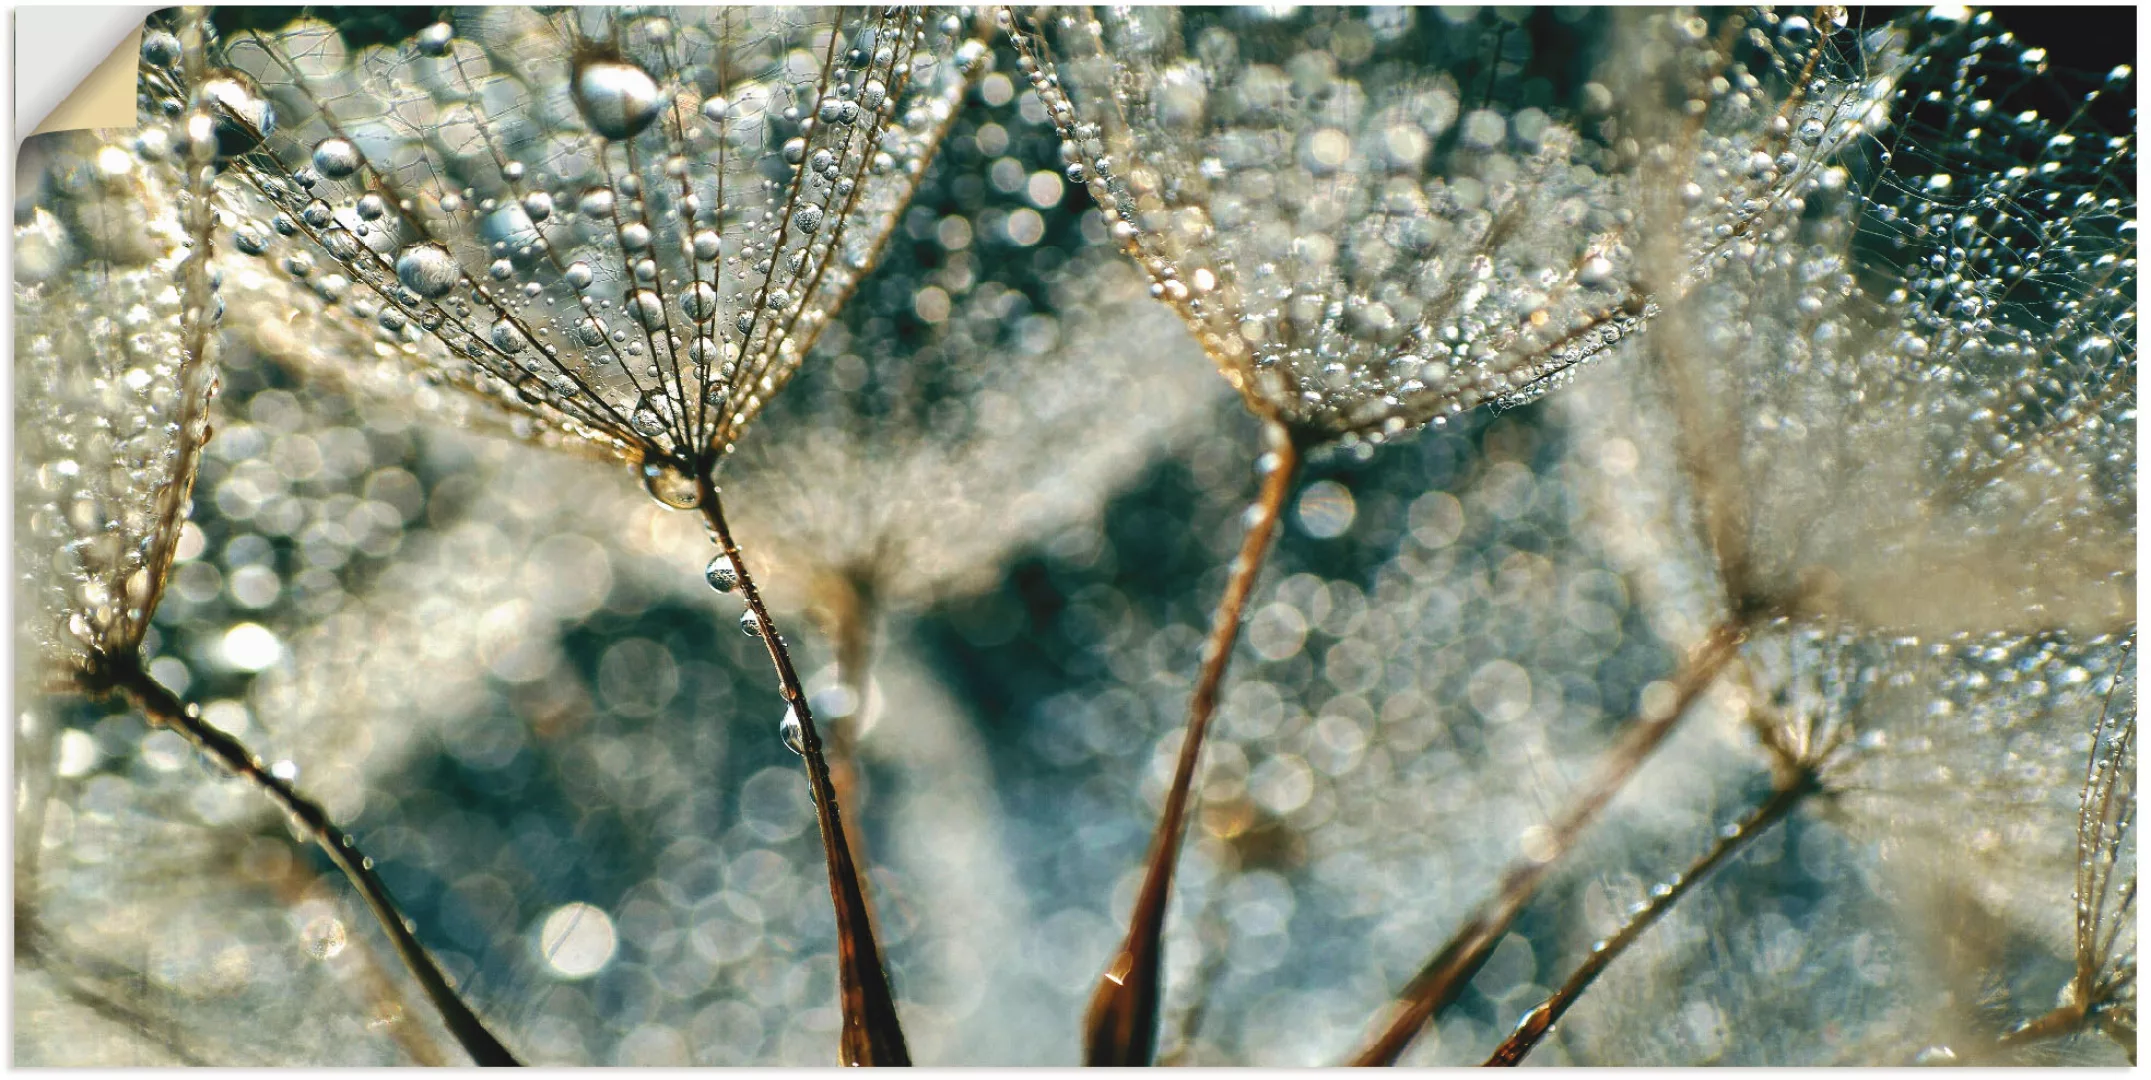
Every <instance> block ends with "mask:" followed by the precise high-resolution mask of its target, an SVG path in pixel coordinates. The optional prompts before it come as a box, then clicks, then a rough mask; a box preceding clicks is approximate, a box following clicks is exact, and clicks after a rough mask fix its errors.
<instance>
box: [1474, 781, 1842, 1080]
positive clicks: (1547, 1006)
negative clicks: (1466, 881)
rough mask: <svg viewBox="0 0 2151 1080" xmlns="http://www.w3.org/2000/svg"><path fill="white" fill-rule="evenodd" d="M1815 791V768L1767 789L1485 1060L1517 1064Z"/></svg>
mask: <svg viewBox="0 0 2151 1080" xmlns="http://www.w3.org/2000/svg"><path fill="white" fill-rule="evenodd" d="M1819 790H1821V785H1820V784H1819V783H1818V782H1817V780H1816V777H1815V774H1814V772H1813V771H1812V770H1809V771H1805V772H1802V773H1801V774H1799V776H1798V777H1797V778H1795V779H1794V781H1793V782H1792V783H1791V784H1789V785H1787V786H1785V787H1781V788H1779V789H1777V790H1776V791H1774V792H1772V793H1771V795H1770V798H1769V799H1767V800H1765V801H1764V802H1763V804H1762V805H1761V806H1758V807H1756V808H1755V809H1754V810H1753V811H1752V812H1750V813H1749V814H1748V816H1747V817H1745V818H1743V819H1741V820H1740V822H1739V823H1737V824H1735V825H1733V826H1732V827H1730V828H1728V829H1726V830H1725V831H1724V832H1723V833H1721V834H1719V836H1718V842H1717V843H1715V844H1713V845H1711V848H1710V850H1709V851H1707V852H1705V853H1704V854H1703V857H1702V858H1700V859H1697V860H1696V861H1694V862H1693V863H1690V864H1688V868H1687V869H1686V870H1684V871H1682V872H1681V873H1679V874H1676V875H1674V877H1673V879H1672V880H1670V881H1667V882H1665V883H1664V884H1663V885H1662V886H1661V887H1659V888H1657V889H1653V890H1652V891H1651V896H1650V899H1649V900H1647V901H1645V902H1644V904H1643V907H1642V908H1641V909H1640V910H1638V911H1637V912H1636V913H1635V914H1634V915H1632V916H1630V917H1629V920H1628V921H1627V922H1626V923H1624V924H1622V926H1621V928H1620V929H1619V930H1618V931H1615V932H1614V935H1613V936H1612V937H1610V938H1607V939H1606V940H1604V941H1601V942H1599V943H1597V944H1596V945H1593V946H1592V947H1591V955H1590V956H1589V957H1588V958H1586V959H1585V960H1584V962H1583V963H1581V964H1579V965H1577V967H1576V970H1575V971H1573V972H1571V973H1570V974H1569V977H1568V980H1567V981H1566V982H1563V983H1562V984H1561V988H1560V989H1559V990H1556V991H1554V992H1553V993H1552V994H1551V995H1550V996H1548V997H1547V999H1546V1000H1545V1001H1542V1002H1540V1003H1539V1004H1538V1005H1537V1007H1535V1008H1533V1009H1532V1010H1531V1011H1530V1012H1527V1013H1525V1014H1524V1018H1523V1019H1522V1020H1521V1021H1519V1022H1518V1023H1517V1025H1516V1030H1515V1031H1512V1032H1510V1033H1509V1037H1508V1038H1507V1039H1506V1040H1504V1041H1503V1042H1502V1044H1501V1045H1500V1046H1499V1047H1497V1048H1495V1050H1494V1053H1493V1056H1492V1057H1489V1058H1487V1059H1486V1063H1487V1064H1488V1065H1503V1066H1514V1065H1518V1064H1521V1063H1522V1062H1523V1060H1524V1055H1526V1054H1529V1053H1530V1052H1531V1050H1532V1048H1533V1047H1535V1046H1537V1045H1538V1044H1539V1042H1540V1040H1542V1039H1544V1038H1545V1037H1546V1034H1547V1032H1549V1031H1552V1030H1553V1026H1554V1025H1555V1024H1557V1023H1559V1022H1560V1021H1561V1017H1562V1014H1564V1013H1566V1012H1568V1010H1569V1006H1571V1005H1574V1004H1575V1003H1576V999H1577V998H1579V997H1582V996H1583V992H1584V991H1585V990H1588V989H1590V988H1591V983H1592V982H1594V981H1595V980H1597V978H1598V976H1599V973H1601V972H1603V971H1605V970H1606V967H1607V965H1609V964H1611V963H1613V961H1614V959H1615V958H1617V957H1619V956H1620V955H1621V954H1622V953H1624V952H1626V951H1628V947H1629V946H1630V945H1633V944H1635V943H1636V939H1637V938H1640V937H1642V936H1643V932H1644V931H1646V930H1649V929H1650V928H1651V926H1652V925H1653V924H1655V923H1656V922H1657V921H1658V920H1659V919H1660V918H1662V917H1664V915H1665V913H1666V912H1668V911H1671V910H1673V905H1674V904H1677V903H1679V902H1680V898H1681V897H1682V896H1685V895H1687V893H1688V890H1689V889H1691V888H1693V887H1694V886H1695V883H1696V882H1698V881H1700V880H1702V879H1703V877H1704V876H1705V875H1707V874H1709V873H1710V872H1711V871H1712V870H1714V869H1716V868H1717V866H1718V864H1720V863H1722V862H1724V861H1726V860H1727V859H1730V858H1732V857H1733V856H1734V855H1736V854H1738V853H1739V852H1740V850H1741V849H1742V848H1745V847H1747V846H1748V844H1749V843H1751V842H1753V841H1754V839H1755V838H1756V837H1758V836H1761V835H1762V834H1764V833H1766V832H1768V831H1770V828H1771V827H1772V826H1774V825H1776V824H1777V823H1778V822H1780V821H1783V820H1785V818H1786V816H1787V815H1789V814H1791V813H1792V812H1793V809H1794V808H1795V807H1797V806H1799V805H1800V803H1801V802H1802V801H1804V800H1805V799H1806V798H1807V797H1808V796H1810V795H1813V794H1814V793H1815V792H1817V791H1819Z"/></svg>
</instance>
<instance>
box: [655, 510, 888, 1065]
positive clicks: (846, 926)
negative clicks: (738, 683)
mask: <svg viewBox="0 0 2151 1080" xmlns="http://www.w3.org/2000/svg"><path fill="white" fill-rule="evenodd" d="M695 483H696V487H697V489H698V492H699V494H700V496H701V498H700V500H699V502H700V506H699V508H700V509H701V511H702V518H703V520H704V521H705V522H707V523H708V524H709V527H710V532H711V534H712V535H714V536H715V537H716V540H717V546H718V547H719V548H721V549H722V550H723V551H724V554H725V558H727V559H730V560H732V569H733V570H734V571H735V572H737V573H738V574H739V590H740V593H741V595H743V596H745V597H746V600H747V608H748V610H750V611H752V612H754V617H755V618H756V619H757V620H759V622H760V625H761V627H762V644H763V645H765V646H767V647H768V649H769V661H770V663H771V664H773V665H775V667H776V669H777V687H778V690H779V692H781V693H782V694H783V695H784V701H785V703H786V704H787V705H790V706H791V708H792V713H793V715H794V716H797V717H798V718H799V737H800V745H801V747H802V750H803V753H802V754H801V756H802V757H804V758H805V759H806V764H807V786H808V788H809V789H810V790H811V791H812V793H813V795H814V814H815V818H816V820H817V821H818V822H819V823H820V825H821V833H822V854H823V855H824V856H825V857H826V859H827V861H828V864H829V899H830V901H831V902H832V903H833V904H834V905H835V907H836V922H837V993H838V998H839V1005H840V1006H841V1007H842V1009H843V1014H844V1026H843V1032H842V1033H841V1034H840V1035H839V1036H838V1040H837V1055H838V1059H839V1060H840V1061H841V1062H842V1063H843V1064H845V1065H909V1064H911V1055H910V1051H908V1050H907V1049H906V1048H905V1046H904V1031H903V1028H902V1027H901V1026H900V1025H898V1023H897V1019H896V999H895V996H894V995H893V994H891V993H890V991H889V976H888V972H887V971H886V970H885V969H884V967H883V965H882V960H881V947H880V946H879V945H878V944H876V942H875V938H874V924H873V920H872V919H871V918H870V917H869V916H868V914H867V904H866V888H865V885H864V884H863V883H862V882H861V881H860V875H859V868H858V866H857V864H856V863H854V862H853V861H852V855H851V845H850V844H848V843H847V842H846V841H845V839H844V820H843V815H842V813H841V811H840V810H839V809H838V803H837V792H836V785H835V783H834V782H833V781H832V780H831V779H830V775H829V761H828V759H827V758H826V757H825V756H824V755H823V753H822V737H821V733H820V732H819V731H817V730H816V729H815V727H814V714H813V713H812V711H810V710H809V709H808V708H807V694H806V691H805V690H804V689H803V688H802V687H801V685H800V682H799V673H798V672H797V671H796V670H794V669H793V667H792V657H791V654H790V653H789V652H787V651H786V650H785V647H784V638H783V635H781V634H779V633H778V632H777V626H776V623H775V622H774V621H773V620H771V619H770V617H769V608H768V607H766V606H764V605H763V603H762V593H761V590H760V589H757V588H756V587H755V584H754V575H752V574H750V573H748V572H747V563H746V560H744V559H742V558H741V557H740V554H739V545H738V544H737V543H735V542H734V541H733V539H732V530H731V527H730V526H728V525H726V524H725V519H724V506H723V503H722V501H721V499H720V497H719V494H718V491H717V485H716V484H715V483H714V482H713V481H711V479H710V474H709V472H708V471H707V470H704V471H702V472H701V474H700V475H699V476H697V477H696V479H695Z"/></svg>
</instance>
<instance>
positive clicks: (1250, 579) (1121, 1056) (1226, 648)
mask: <svg viewBox="0 0 2151 1080" xmlns="http://www.w3.org/2000/svg"><path fill="white" fill-rule="evenodd" d="M1265 433H1266V436H1267V438H1268V440H1269V444H1270V445H1269V454H1268V455H1267V457H1266V462H1267V464H1268V465H1269V473H1268V475H1267V476H1265V477H1264V478H1263V481H1262V494H1261V496H1260V498H1259V499H1258V500H1257V501H1256V503H1255V505H1254V507H1253V513H1252V517H1251V519H1250V520H1249V521H1248V524H1247V536H1246V538H1245V539H1243V540H1242V541H1241V543H1240V553H1239V555H1238V556H1237V557H1235V558H1234V559H1233V562H1232V576H1231V577H1230V578H1228V579H1227V580H1226V582H1225V595H1224V596H1223V597H1222V598H1220V599H1219V600H1218V604H1217V611H1216V613H1215V614H1214V615H1213V617H1212V619H1211V622H1210V636H1209V637H1208V638H1207V639H1205V640H1204V642H1203V651H1202V670H1201V672H1200V674H1199V675H1198V676H1197V677H1196V680H1195V693H1194V696H1193V697H1192V698H1190V699H1189V701H1188V724H1187V733H1186V734H1185V735H1184V736H1183V737H1182V738H1181V741H1180V757H1179V761H1178V763H1177V764H1176V765H1175V767H1174V769H1173V785H1172V787H1171V788H1170V789H1169V790H1167V792H1166V793H1165V808H1164V810H1163V811H1162V812H1161V813H1160V814H1159V815H1158V829H1157V832H1156V833H1155V834H1154V835H1153V836H1152V837H1151V841H1150V857H1149V867H1148V869H1147V870H1146V871H1145V872H1144V874H1143V888H1142V891H1141V892H1140V893H1138V894H1137V895H1136V900H1135V911H1134V913H1133V914H1132V915H1131V916H1130V917H1129V920H1128V936H1127V938H1126V939H1125V940H1123V941H1122V942H1121V946H1120V951H1119V952H1117V953H1115V954H1114V955H1113V959H1112V962H1111V963H1109V964H1107V965H1106V969H1105V974H1104V975H1103V976H1102V977H1100V978H1099V980H1098V987H1097V989H1096V990H1094V991H1092V992H1091V999H1090V1008H1089V1009H1088V1010H1087V1011H1086V1012H1085V1013H1084V1015H1083V1060H1084V1063H1085V1064H1089V1065H1148V1064H1150V1063H1151V1059H1152V1058H1153V1056H1154V1055H1155V1054H1156V1053H1157V1044H1158V1002H1159V998H1160V996H1161V995H1160V989H1161V987H1160V982H1161V978H1162V976H1161V971H1160V968H1161V967H1162V964H1161V963H1160V961H1161V959H1162V956H1161V952H1162V950H1161V948H1160V944H1161V941H1160V939H1161V938H1162V937H1163V935H1164V930H1165V906H1166V902H1167V901H1168V900H1170V899H1171V897H1172V885H1173V868H1174V865H1175V864H1176V863H1177V862H1179V857H1180V840H1181V835H1182V832H1183V826H1184V825H1185V824H1186V820H1187V808H1188V799H1189V795H1190V793H1191V791H1192V789H1193V787H1194V783H1195V764H1196V760H1197V759H1198V757H1199V756H1200V755H1201V753H1202V742H1203V736H1204V735H1205V734H1206V733H1207V732H1208V731H1209V728H1210V717H1211V715H1212V714H1214V713H1215V712H1216V711H1217V692H1218V687H1219V685H1220V684H1221V683H1223V682H1224V679H1225V664H1226V662H1227V661H1228V660H1229V659H1231V657H1232V646H1233V642H1235V641H1236V640H1238V638H1239V634H1240V616H1241V614H1242V612H1243V611H1245V609H1246V607H1247V597H1248V594H1249V593H1250V592H1252V591H1253V590H1254V587H1255V576H1256V574H1257V573H1259V572H1260V571H1261V569H1262V560H1263V557H1264V556H1265V555H1266V554H1267V553H1268V552H1269V549H1270V540H1271V538H1272V537H1273V536H1274V535H1275V534H1276V531H1277V519H1278V518H1279V516H1281V515H1282V513H1283V511H1284V505H1285V496H1286V495H1288V494H1289V493H1290V492H1291V490H1292V478H1293V476H1294V474H1295V473H1297V472H1298V470H1299V451H1298V449H1297V448H1296V447H1294V446H1293V445H1292V438H1291V435H1290V433H1289V432H1287V431H1286V430H1285V427H1284V425H1283V424H1281V423H1278V422H1276V421H1274V420H1273V421H1270V422H1269V424H1268V426H1267V428H1266V432H1265Z"/></svg>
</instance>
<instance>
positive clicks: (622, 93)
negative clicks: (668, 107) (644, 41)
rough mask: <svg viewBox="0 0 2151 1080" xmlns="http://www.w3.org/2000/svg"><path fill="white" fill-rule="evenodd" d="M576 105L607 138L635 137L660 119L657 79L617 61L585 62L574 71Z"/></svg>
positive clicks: (588, 120) (589, 121) (594, 128)
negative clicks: (651, 122)
mask: <svg viewBox="0 0 2151 1080" xmlns="http://www.w3.org/2000/svg"><path fill="white" fill-rule="evenodd" d="M575 104H576V106H577V107H578V108H580V109H581V110H582V114H583V120H584V122H586V123H588V124H589V125H590V130H592V131H595V132H597V133H598V134H600V135H603V136H605V137H606V138H608V139H627V138H632V137H634V136H635V135H637V134H639V133H641V131H642V130H643V129H644V128H646V127H649V126H650V121H652V120H655V119H657V106H658V92H657V80H655V79H652V78H650V73H649V72H647V71H644V70H642V69H641V68H639V67H636V66H635V65H633V64H626V63H621V62H619V61H617V60H607V61H600V62H597V63H592V64H585V65H583V67H582V70H580V71H577V72H576V73H575Z"/></svg>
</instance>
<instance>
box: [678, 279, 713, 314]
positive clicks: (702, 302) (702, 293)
mask: <svg viewBox="0 0 2151 1080" xmlns="http://www.w3.org/2000/svg"><path fill="white" fill-rule="evenodd" d="M680 311H681V312H682V313H684V314H685V315H686V316H687V317H688V318H689V319H692V320H694V321H695V322H708V321H710V320H711V319H714V318H716V317H717V290H716V289H715V288H713V287H711V285H710V283H709V282H706V281H697V282H695V283H694V284H693V285H690V286H688V287H687V292H686V294H685V295H683V296H681V297H680Z"/></svg>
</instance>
